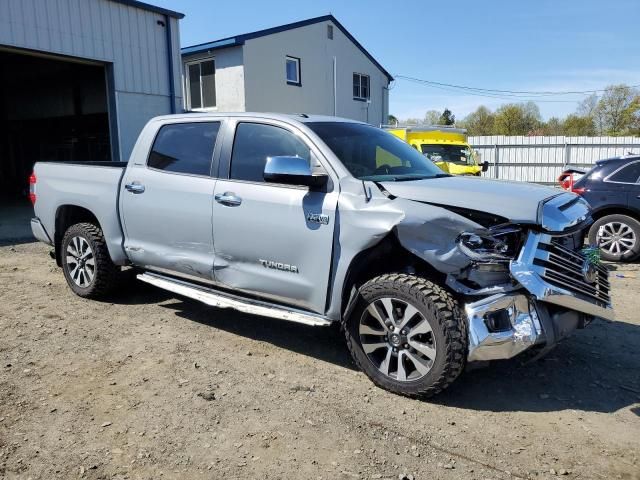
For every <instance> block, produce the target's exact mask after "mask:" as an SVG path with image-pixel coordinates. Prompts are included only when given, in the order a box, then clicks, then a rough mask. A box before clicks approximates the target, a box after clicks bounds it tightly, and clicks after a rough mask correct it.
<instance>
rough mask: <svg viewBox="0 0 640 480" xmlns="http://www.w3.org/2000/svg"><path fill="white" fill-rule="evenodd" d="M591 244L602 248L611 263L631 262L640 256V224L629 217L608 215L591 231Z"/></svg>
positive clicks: (602, 252) (604, 256) (592, 226)
mask: <svg viewBox="0 0 640 480" xmlns="http://www.w3.org/2000/svg"><path fill="white" fill-rule="evenodd" d="M589 243H590V244H591V245H597V246H598V247H600V255H601V256H602V258H604V259H605V260H608V261H610V262H621V261H631V260H634V259H636V258H637V257H638V256H639V255H640V222H638V221H637V220H636V219H634V218H632V217H629V216H627V215H618V214H615V215H606V216H604V217H602V218H600V219H598V220H597V221H596V222H595V223H594V224H593V225H591V228H590V229H589Z"/></svg>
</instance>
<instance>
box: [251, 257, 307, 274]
mask: <svg viewBox="0 0 640 480" xmlns="http://www.w3.org/2000/svg"><path fill="white" fill-rule="evenodd" d="M258 261H259V262H260V263H261V264H262V266H263V267H264V268H274V269H276V270H282V271H283V272H291V273H300V272H299V271H298V267H296V266H295V265H289V264H287V263H280V262H274V261H273V260H263V259H261V258H260V259H258Z"/></svg>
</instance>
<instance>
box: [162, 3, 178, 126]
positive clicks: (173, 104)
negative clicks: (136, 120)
mask: <svg viewBox="0 0 640 480" xmlns="http://www.w3.org/2000/svg"><path fill="white" fill-rule="evenodd" d="M164 22H165V25H166V26H167V27H166V32H167V62H168V64H169V102H170V103H171V107H170V108H171V113H176V86H175V83H174V74H175V72H174V70H173V41H172V39H171V18H169V15H165V16H164Z"/></svg>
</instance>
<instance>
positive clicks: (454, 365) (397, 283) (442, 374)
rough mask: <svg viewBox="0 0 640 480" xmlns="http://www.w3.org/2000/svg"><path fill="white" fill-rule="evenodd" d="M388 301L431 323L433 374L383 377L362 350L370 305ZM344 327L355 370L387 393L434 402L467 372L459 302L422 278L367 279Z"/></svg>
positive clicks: (431, 370)
mask: <svg viewBox="0 0 640 480" xmlns="http://www.w3.org/2000/svg"><path fill="white" fill-rule="evenodd" d="M388 297H393V298H397V299H398V300H400V301H401V302H405V303H407V304H408V305H411V306H413V307H414V308H415V309H417V311H418V313H419V314H420V315H421V316H419V317H417V318H418V319H419V320H420V321H422V320H427V321H428V323H429V326H430V327H431V330H432V331H431V332H430V333H429V335H433V339H434V343H435V347H434V348H435V352H436V354H435V359H433V361H432V363H431V368H430V370H429V371H428V372H427V373H426V374H424V376H422V377H421V378H418V379H416V380H414V381H408V380H404V381H398V380H397V379H396V378H393V376H392V374H390V375H387V374H384V373H383V372H382V371H380V370H379V369H378V366H376V365H375V364H374V363H373V361H372V360H371V359H370V358H369V356H368V355H367V354H366V353H365V351H364V349H363V346H362V340H361V335H360V328H361V325H360V324H361V319H363V318H366V315H365V311H366V310H367V308H368V307H369V305H371V304H372V302H374V301H376V300H380V299H383V298H388ZM374 308H375V306H374ZM343 323H344V325H343V326H344V332H345V336H346V339H347V346H348V347H349V351H350V352H351V355H352V357H353V359H354V361H355V363H356V365H357V366H358V367H359V368H360V369H361V370H362V371H364V373H365V374H366V375H367V376H368V377H369V378H370V379H371V380H372V381H373V383H375V384H376V385H377V386H379V387H381V388H384V389H385V390H389V391H391V392H394V393H397V394H400V395H405V396H410V397H422V398H426V397H431V396H433V395H436V394H438V393H439V392H441V391H442V390H443V389H445V388H447V387H448V386H449V385H450V384H451V383H452V382H453V381H454V380H455V379H456V378H457V377H458V376H459V375H460V373H462V371H463V370H464V367H465V364H466V358H467V348H468V339H467V324H466V321H465V320H464V318H463V317H462V315H461V313H460V309H459V307H458V302H457V301H456V300H455V299H454V298H453V297H452V296H451V294H450V293H449V292H447V291H446V290H445V289H443V288H442V287H439V286H438V285H436V284H434V283H433V282H431V281H429V280H426V279H424V278H421V277H417V276H415V275H408V274H385V275H381V276H379V277H376V278H374V279H372V280H369V281H368V282H367V283H366V284H364V285H363V286H362V287H361V288H360V298H359V300H358V304H357V305H356V307H355V308H354V310H353V313H352V314H351V315H350V316H349V318H348V319H346V320H345V321H344V322H343ZM378 335H379V334H378ZM384 338H385V340H387V337H384ZM389 338H390V337H389ZM407 338H409V336H408V335H407ZM407 341H408V340H407ZM383 348H388V347H383ZM409 350H410V349H409ZM383 352H384V351H383ZM387 352H388V350H387ZM414 353H416V352H415V351H414ZM398 358H399V357H396V362H397V361H398V360H397V359H398ZM396 365H397V363H396ZM403 370H404V369H403ZM398 371H399V370H398ZM396 376H397V373H396Z"/></svg>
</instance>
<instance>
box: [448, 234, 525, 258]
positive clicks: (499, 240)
mask: <svg viewBox="0 0 640 480" xmlns="http://www.w3.org/2000/svg"><path fill="white" fill-rule="evenodd" d="M457 243H458V248H459V249H460V251H462V253H464V254H465V255H466V256H467V257H469V258H471V259H472V260H475V261H478V262H495V261H509V260H512V259H513V258H515V256H516V255H517V254H518V252H519V250H520V247H521V245H522V230H520V229H519V228H517V227H496V228H490V229H487V230H478V231H474V232H463V233H461V234H460V235H459V236H458V240H457Z"/></svg>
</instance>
